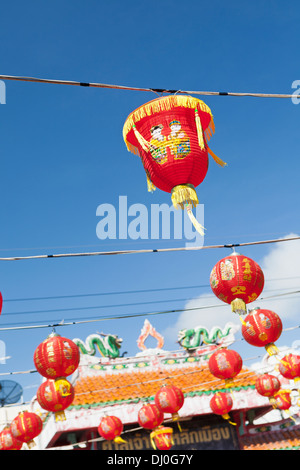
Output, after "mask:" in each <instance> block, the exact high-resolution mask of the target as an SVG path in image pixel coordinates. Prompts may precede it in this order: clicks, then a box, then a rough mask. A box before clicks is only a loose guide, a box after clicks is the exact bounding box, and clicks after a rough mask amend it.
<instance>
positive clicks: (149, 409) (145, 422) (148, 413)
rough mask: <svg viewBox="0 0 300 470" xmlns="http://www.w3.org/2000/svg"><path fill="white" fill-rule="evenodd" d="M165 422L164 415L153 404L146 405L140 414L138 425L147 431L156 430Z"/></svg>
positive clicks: (140, 410)
mask: <svg viewBox="0 0 300 470" xmlns="http://www.w3.org/2000/svg"><path fill="white" fill-rule="evenodd" d="M163 420H164V413H163V412H162V411H161V410H160V409H159V408H158V406H156V405H155V404H152V403H146V404H145V405H144V406H142V408H140V409H139V412H138V423H139V425H140V426H142V427H143V428H145V429H154V428H156V427H157V426H159V425H160V424H161V423H162V422H163Z"/></svg>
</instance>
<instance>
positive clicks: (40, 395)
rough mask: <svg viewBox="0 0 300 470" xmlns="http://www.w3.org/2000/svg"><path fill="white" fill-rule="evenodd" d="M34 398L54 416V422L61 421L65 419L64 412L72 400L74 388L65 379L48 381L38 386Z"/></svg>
mask: <svg viewBox="0 0 300 470" xmlns="http://www.w3.org/2000/svg"><path fill="white" fill-rule="evenodd" d="M36 397H37V401H38V403H39V404H40V406H41V407H42V408H43V409H44V410H47V411H51V412H52V413H54V414H55V420H56V421H59V420H61V421H63V420H65V419H66V416H65V413H64V410H65V409H66V408H68V406H70V405H71V404H72V402H73V400H74V387H73V385H72V384H71V383H70V382H69V381H68V380H67V379H65V378H61V379H56V380H52V379H48V380H46V381H45V382H43V383H42V384H41V385H40V386H39V388H38V391H37V394H36Z"/></svg>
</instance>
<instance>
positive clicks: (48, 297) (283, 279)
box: [5, 276, 300, 308]
mask: <svg viewBox="0 0 300 470" xmlns="http://www.w3.org/2000/svg"><path fill="white" fill-rule="evenodd" d="M299 278H300V276H291V277H282V278H273V279H268V282H274V281H286V280H290V279H299ZM208 287H210V284H199V285H196V286H177V287H161V288H153V289H136V290H126V291H111V292H89V293H87V294H66V295H52V296H45V297H23V298H22V297H21V298H17V299H5V303H7V302H27V301H28V302H29V301H30V302H32V301H41V300H57V299H72V298H84V297H98V296H105V295H106V296H107V295H113V296H115V295H125V294H126V295H127V294H145V293H148V292H165V291H169V290H171V291H173V290H176V291H177V290H185V289H203V288H208ZM175 300H180V299H175ZM185 300H188V299H185ZM156 302H159V301H156ZM118 306H123V304H119V305H118ZM107 307H109V306H107ZM100 308H102V307H100Z"/></svg>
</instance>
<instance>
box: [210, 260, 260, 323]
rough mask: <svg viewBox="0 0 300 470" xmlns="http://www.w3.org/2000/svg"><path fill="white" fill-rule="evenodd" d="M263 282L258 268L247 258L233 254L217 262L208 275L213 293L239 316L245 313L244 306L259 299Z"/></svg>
mask: <svg viewBox="0 0 300 470" xmlns="http://www.w3.org/2000/svg"><path fill="white" fill-rule="evenodd" d="M264 282H265V281H264V274H263V271H262V269H261V268H260V266H259V265H258V264H257V263H256V262H255V261H253V260H252V259H251V258H249V257H248V256H244V255H241V254H238V253H235V252H234V253H232V255H231V256H226V257H225V258H222V259H221V260H220V261H218V262H217V264H216V265H215V266H214V267H213V269H212V271H211V274H210V285H211V289H212V291H213V293H214V294H215V295H216V296H217V297H218V298H219V299H220V300H222V301H223V302H225V303H227V304H230V305H231V309H232V311H233V312H235V313H237V314H239V315H245V314H246V313H247V308H246V305H247V304H249V303H251V302H253V301H254V300H256V299H257V298H258V297H259V295H260V294H261V292H262V290H263V288H264Z"/></svg>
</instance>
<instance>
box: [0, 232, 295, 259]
mask: <svg viewBox="0 0 300 470" xmlns="http://www.w3.org/2000/svg"><path fill="white" fill-rule="evenodd" d="M293 240H300V236H299V237H292V238H278V239H276V240H261V241H254V242H245V243H230V244H225V245H207V246H193V247H187V246H184V247H178V248H157V249H144V250H118V251H94V252H87V253H57V254H51V255H32V256H11V257H5V258H0V261H21V260H30V259H31V260H33V259H50V258H51V259H55V258H74V257H84V256H112V255H132V254H146V253H168V252H176V251H199V250H208V249H215V248H231V249H234V248H236V247H241V246H251V245H264V244H268V243H279V242H288V241H293Z"/></svg>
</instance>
